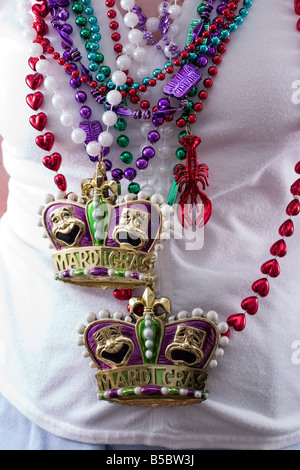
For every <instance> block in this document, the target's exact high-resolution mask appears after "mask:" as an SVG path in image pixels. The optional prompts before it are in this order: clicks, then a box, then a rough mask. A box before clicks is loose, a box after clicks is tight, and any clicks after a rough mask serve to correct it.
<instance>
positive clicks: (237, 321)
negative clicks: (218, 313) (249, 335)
mask: <svg viewBox="0 0 300 470" xmlns="http://www.w3.org/2000/svg"><path fill="white" fill-rule="evenodd" d="M227 325H228V326H229V327H231V328H233V329H234V330H235V331H243V329H244V328H245V326H246V316H245V315H244V313H236V314H234V315H230V317H228V318H227Z"/></svg>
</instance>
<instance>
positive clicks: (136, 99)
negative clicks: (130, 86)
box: [130, 95, 140, 104]
mask: <svg viewBox="0 0 300 470" xmlns="http://www.w3.org/2000/svg"><path fill="white" fill-rule="evenodd" d="M130 101H131V102H132V103H135V104H136V103H138V102H139V101H140V97H139V96H137V95H136V96H131V97H130Z"/></svg>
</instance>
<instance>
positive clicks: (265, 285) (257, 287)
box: [252, 278, 270, 297]
mask: <svg viewBox="0 0 300 470" xmlns="http://www.w3.org/2000/svg"><path fill="white" fill-rule="evenodd" d="M269 289H270V285H269V281H268V279H266V278H262V279H257V281H254V282H253V284H252V290H253V292H255V293H256V294H258V295H260V297H266V296H267V295H268V293H269Z"/></svg>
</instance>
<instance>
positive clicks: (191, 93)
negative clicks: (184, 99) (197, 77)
mask: <svg viewBox="0 0 300 470" xmlns="http://www.w3.org/2000/svg"><path fill="white" fill-rule="evenodd" d="M197 93H198V88H197V87H196V86H194V87H193V88H192V89H191V90H190V91H189V92H188V96H195V95H197Z"/></svg>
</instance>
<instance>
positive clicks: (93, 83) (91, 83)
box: [90, 80, 98, 88]
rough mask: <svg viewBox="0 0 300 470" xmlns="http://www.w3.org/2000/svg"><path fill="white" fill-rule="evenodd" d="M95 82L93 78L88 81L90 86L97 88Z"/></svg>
mask: <svg viewBox="0 0 300 470" xmlns="http://www.w3.org/2000/svg"><path fill="white" fill-rule="evenodd" d="M97 86H98V85H97V82H95V81H94V80H93V81H91V82H90V87H91V88H97Z"/></svg>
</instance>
